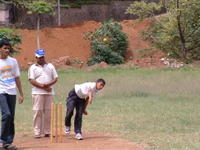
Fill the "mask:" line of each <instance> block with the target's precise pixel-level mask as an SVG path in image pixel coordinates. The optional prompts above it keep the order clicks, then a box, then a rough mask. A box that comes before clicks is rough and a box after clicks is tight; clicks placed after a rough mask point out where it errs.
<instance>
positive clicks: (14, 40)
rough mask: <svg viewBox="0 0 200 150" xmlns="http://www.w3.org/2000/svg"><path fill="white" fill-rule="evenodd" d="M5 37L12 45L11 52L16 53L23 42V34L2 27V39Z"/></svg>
mask: <svg viewBox="0 0 200 150" xmlns="http://www.w3.org/2000/svg"><path fill="white" fill-rule="evenodd" d="M2 39H5V40H8V41H10V44H11V45H12V49H11V53H12V54H14V53H16V52H17V50H18V49H19V48H18V47H17V46H18V45H19V44H21V36H20V35H19V34H17V33H15V31H14V30H11V29H8V28H1V29H0V40H2Z"/></svg>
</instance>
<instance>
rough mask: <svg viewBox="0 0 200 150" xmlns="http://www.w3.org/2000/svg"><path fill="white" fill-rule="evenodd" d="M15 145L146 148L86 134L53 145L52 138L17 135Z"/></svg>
mask: <svg viewBox="0 0 200 150" xmlns="http://www.w3.org/2000/svg"><path fill="white" fill-rule="evenodd" d="M14 144H15V145H16V146H17V147H18V150H144V148H145V146H143V145H139V144H136V143H132V142H130V141H127V140H123V139H119V138H117V137H113V136H111V135H103V134H97V133H84V140H76V139H74V134H71V135H63V142H62V143H51V142H50V138H40V139H35V138H33V137H31V136H30V135H29V136H22V135H20V136H19V135H16V137H15V142H14ZM0 150H3V148H0Z"/></svg>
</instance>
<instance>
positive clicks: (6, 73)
mask: <svg viewBox="0 0 200 150" xmlns="http://www.w3.org/2000/svg"><path fill="white" fill-rule="evenodd" d="M19 76H20V71H19V66H18V63H17V60H16V59H15V58H12V57H10V56H8V57H7V58H6V59H0V94H2V93H6V94H9V95H16V94H17V92H16V82H15V78H16V77H19Z"/></svg>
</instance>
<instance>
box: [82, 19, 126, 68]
mask: <svg viewBox="0 0 200 150" xmlns="http://www.w3.org/2000/svg"><path fill="white" fill-rule="evenodd" d="M86 37H87V39H89V40H90V45H91V50H92V56H91V58H90V59H89V61H88V65H93V64H96V63H100V62H102V61H104V62H106V63H108V64H112V65H115V64H122V63H123V62H124V57H125V54H126V50H127V47H128V40H127V36H126V34H125V33H123V32H122V26H121V25H120V24H119V23H118V22H115V21H113V20H109V21H107V22H104V23H103V24H102V26H101V27H100V28H98V29H96V30H95V31H94V32H89V33H87V34H86Z"/></svg>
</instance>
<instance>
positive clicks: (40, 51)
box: [35, 48, 45, 57]
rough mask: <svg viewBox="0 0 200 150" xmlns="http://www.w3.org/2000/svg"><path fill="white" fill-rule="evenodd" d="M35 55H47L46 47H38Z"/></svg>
mask: <svg viewBox="0 0 200 150" xmlns="http://www.w3.org/2000/svg"><path fill="white" fill-rule="evenodd" d="M35 56H36V57H43V56H45V50H44V49H41V48H40V49H37V50H36V51H35Z"/></svg>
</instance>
